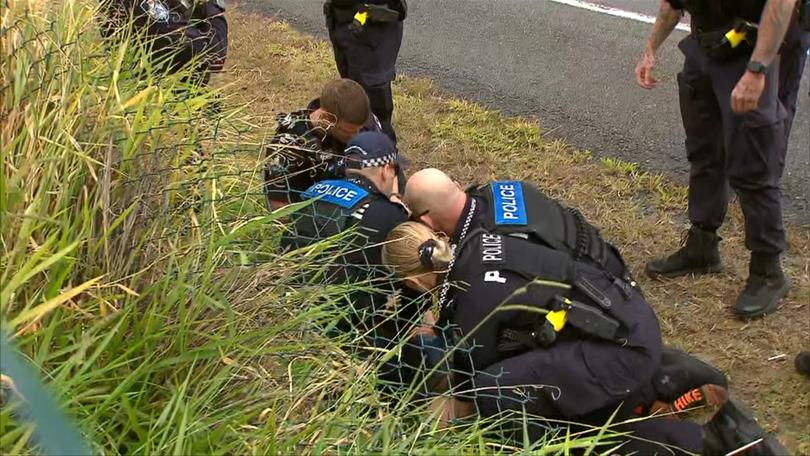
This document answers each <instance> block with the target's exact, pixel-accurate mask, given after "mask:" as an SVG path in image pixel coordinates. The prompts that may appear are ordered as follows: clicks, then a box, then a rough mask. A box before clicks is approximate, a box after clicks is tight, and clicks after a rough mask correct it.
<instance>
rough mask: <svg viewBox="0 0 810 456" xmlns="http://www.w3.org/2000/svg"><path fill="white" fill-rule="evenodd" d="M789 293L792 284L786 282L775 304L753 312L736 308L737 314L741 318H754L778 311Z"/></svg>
mask: <svg viewBox="0 0 810 456" xmlns="http://www.w3.org/2000/svg"><path fill="white" fill-rule="evenodd" d="M788 294H790V284H789V283H785V286H784V288H783V289H782V291H781V292H780V293H779V298H778V299H776V300H775V301H774V302H773V304H771V305H770V306H768V307H766V308H764V309H762V310H760V311H757V312H751V313H743V312H740V311H738V310H737V309H736V308H735V309H734V313H735V314H737V316H738V317H740V318H747V319H754V318H761V317H764V316H766V315H768V314H772V313H774V312H776V311H777V310H779V307H781V306H782V300H783V299H785V298H786V297H787V295H788Z"/></svg>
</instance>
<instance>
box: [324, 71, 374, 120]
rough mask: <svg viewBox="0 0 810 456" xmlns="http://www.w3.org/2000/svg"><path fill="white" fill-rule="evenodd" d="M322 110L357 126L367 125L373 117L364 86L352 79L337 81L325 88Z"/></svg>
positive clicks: (331, 82)
mask: <svg viewBox="0 0 810 456" xmlns="http://www.w3.org/2000/svg"><path fill="white" fill-rule="evenodd" d="M321 108H322V109H323V110H324V111H326V112H328V113H330V114H333V115H334V116H335V117H337V118H338V120H340V119H342V120H345V121H347V122H351V123H353V124H355V125H365V124H366V122H368V119H369V118H370V117H371V105H370V103H369V101H368V95H366V91H365V90H364V89H363V86H361V85H360V84H358V83H356V82H354V81H352V80H351V79H336V80H334V81H330V82H328V83H326V85H325V86H323V90H321Z"/></svg>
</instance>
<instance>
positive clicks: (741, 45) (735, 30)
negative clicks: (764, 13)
mask: <svg viewBox="0 0 810 456" xmlns="http://www.w3.org/2000/svg"><path fill="white" fill-rule="evenodd" d="M695 38H696V39H697V42H698V44H699V45H700V47H701V48H702V49H703V50H704V52H706V55H707V56H709V58H711V59H713V60H715V61H724V60H730V59H733V58H735V57H740V56H743V55H750V54H751V53H752V52H753V51H754V46H755V45H756V42H757V26H756V24H753V23H751V22H747V21H742V20H738V21H735V23H734V26H733V27H732V28H730V29H726V28H723V29H718V30H712V31H708V32H703V31H698V32H697V33H696V34H695Z"/></svg>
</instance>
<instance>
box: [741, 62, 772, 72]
mask: <svg viewBox="0 0 810 456" xmlns="http://www.w3.org/2000/svg"><path fill="white" fill-rule="evenodd" d="M746 68H748V71H750V72H752V73H764V72H765V70H767V69H768V67H766V66H765V65H763V64H761V63H759V62H757V61H756V60H751V61H750V62H748V66H747V67H746Z"/></svg>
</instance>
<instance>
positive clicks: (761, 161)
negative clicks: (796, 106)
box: [709, 57, 787, 253]
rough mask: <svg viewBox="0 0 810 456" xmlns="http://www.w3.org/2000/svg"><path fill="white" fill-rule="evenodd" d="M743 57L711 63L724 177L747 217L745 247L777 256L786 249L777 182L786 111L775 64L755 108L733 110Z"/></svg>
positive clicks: (781, 164)
mask: <svg viewBox="0 0 810 456" xmlns="http://www.w3.org/2000/svg"><path fill="white" fill-rule="evenodd" d="M747 63H748V58H747V57H742V58H739V59H735V60H732V61H730V62H724V63H714V62H711V63H710V64H709V73H710V75H711V79H712V85H713V87H714V91H715V94H716V97H717V99H718V100H727V101H726V102H721V103H720V111H721V113H722V116H723V136H724V138H723V139H724V141H725V146H726V151H727V153H726V173H727V175H728V179H729V183H730V184H731V187H732V188H733V189H734V191H735V192H737V195H738V196H739V198H740V206H741V207H742V210H743V214H744V215H745V244H746V247H748V249H750V250H752V251H755V252H766V253H778V252H781V251H783V250H785V249H786V248H787V239H786V236H785V229H784V226H783V224H782V191H781V188H780V181H781V178H782V172H783V170H784V168H785V155H786V152H787V135H786V134H785V119H786V118H787V111H786V110H785V107H784V106H783V104H782V102H781V101H780V99H779V61H778V60H777V61H775V62H774V63H773V64H772V65H771V66H770V67H769V68H768V70H767V72H766V74H765V89H764V91H763V93H762V96H761V97H760V100H759V106H758V107H757V109H755V110H754V111H751V112H747V113H744V114H736V113H734V112H732V110H731V102H730V100H731V93H732V91H733V90H734V87H735V86H736V85H737V82H738V81H739V80H740V78H741V77H742V76H743V74H744V73H745V71H746V70H745V68H746V65H747Z"/></svg>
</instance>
